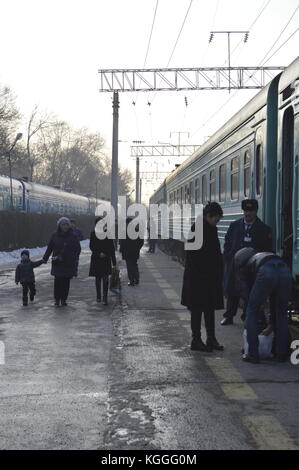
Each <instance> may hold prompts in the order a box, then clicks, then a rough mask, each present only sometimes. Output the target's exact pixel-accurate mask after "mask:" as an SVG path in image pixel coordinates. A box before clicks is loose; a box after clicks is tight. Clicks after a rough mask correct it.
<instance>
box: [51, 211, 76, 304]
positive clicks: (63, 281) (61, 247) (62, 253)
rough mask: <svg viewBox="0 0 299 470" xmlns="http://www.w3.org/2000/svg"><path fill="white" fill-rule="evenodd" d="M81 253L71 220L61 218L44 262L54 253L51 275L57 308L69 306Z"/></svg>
mask: <svg viewBox="0 0 299 470" xmlns="http://www.w3.org/2000/svg"><path fill="white" fill-rule="evenodd" d="M80 252H81V246H80V242H79V240H78V237H77V236H76V235H75V234H74V232H73V230H72V228H71V223H70V220H69V219H68V218H67V217H61V218H60V219H59V220H58V221H57V231H56V232H54V233H53V234H52V236H51V238H50V241H49V244H48V247H47V250H46V252H45V254H44V256H43V259H44V261H46V262H47V261H48V259H49V257H50V255H51V253H52V268H51V274H52V276H54V298H55V306H56V307H58V306H59V304H60V302H61V305H62V306H63V307H65V306H66V305H67V303H66V300H67V298H68V294H69V289H70V280H71V278H72V277H73V276H75V275H76V269H77V265H76V263H77V259H78V256H79V254H80Z"/></svg>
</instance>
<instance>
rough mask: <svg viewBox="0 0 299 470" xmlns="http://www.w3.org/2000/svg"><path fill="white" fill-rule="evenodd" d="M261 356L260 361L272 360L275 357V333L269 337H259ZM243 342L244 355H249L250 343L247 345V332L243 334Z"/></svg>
mask: <svg viewBox="0 0 299 470" xmlns="http://www.w3.org/2000/svg"><path fill="white" fill-rule="evenodd" d="M258 338H259V356H260V359H270V358H271V357H273V354H272V344H273V338H274V333H273V331H272V333H270V334H269V335H268V336H265V335H259V336H258ZM243 340H244V353H245V354H248V343H247V331H246V330H244V332H243Z"/></svg>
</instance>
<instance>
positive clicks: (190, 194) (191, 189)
mask: <svg viewBox="0 0 299 470" xmlns="http://www.w3.org/2000/svg"><path fill="white" fill-rule="evenodd" d="M193 202H194V197H193V181H190V184H189V203H190V204H193Z"/></svg>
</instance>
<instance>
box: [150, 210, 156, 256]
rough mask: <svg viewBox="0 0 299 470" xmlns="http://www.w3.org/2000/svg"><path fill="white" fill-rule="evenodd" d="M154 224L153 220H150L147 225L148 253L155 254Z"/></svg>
mask: <svg viewBox="0 0 299 470" xmlns="http://www.w3.org/2000/svg"><path fill="white" fill-rule="evenodd" d="M155 232H156V224H155V222H154V220H153V219H152V218H151V219H150V220H149V223H148V246H149V248H148V253H155V251H156V243H157V238H156V233H155Z"/></svg>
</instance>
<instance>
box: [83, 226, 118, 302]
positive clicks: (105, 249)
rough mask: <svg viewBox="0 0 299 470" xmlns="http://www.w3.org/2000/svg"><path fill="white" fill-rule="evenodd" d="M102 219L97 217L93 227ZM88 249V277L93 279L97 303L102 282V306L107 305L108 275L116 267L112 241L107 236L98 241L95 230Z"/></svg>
mask: <svg viewBox="0 0 299 470" xmlns="http://www.w3.org/2000/svg"><path fill="white" fill-rule="evenodd" d="M102 219H103V217H98V218H97V219H96V221H95V227H96V225H97V223H98V222H99V221H100V220H102ZM104 231H105V232H106V231H107V226H105V227H104ZM89 248H90V250H91V253H92V254H91V259H90V268H89V276H92V277H95V282H96V291H97V301H98V302H101V300H102V281H103V302H104V305H108V284H109V275H110V274H111V273H112V267H111V264H112V265H113V267H115V266H116V258H115V248H114V240H112V239H109V238H108V236H107V237H106V238H104V239H103V240H100V239H99V238H98V237H97V235H96V232H95V230H93V232H91V234H90V241H89Z"/></svg>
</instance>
